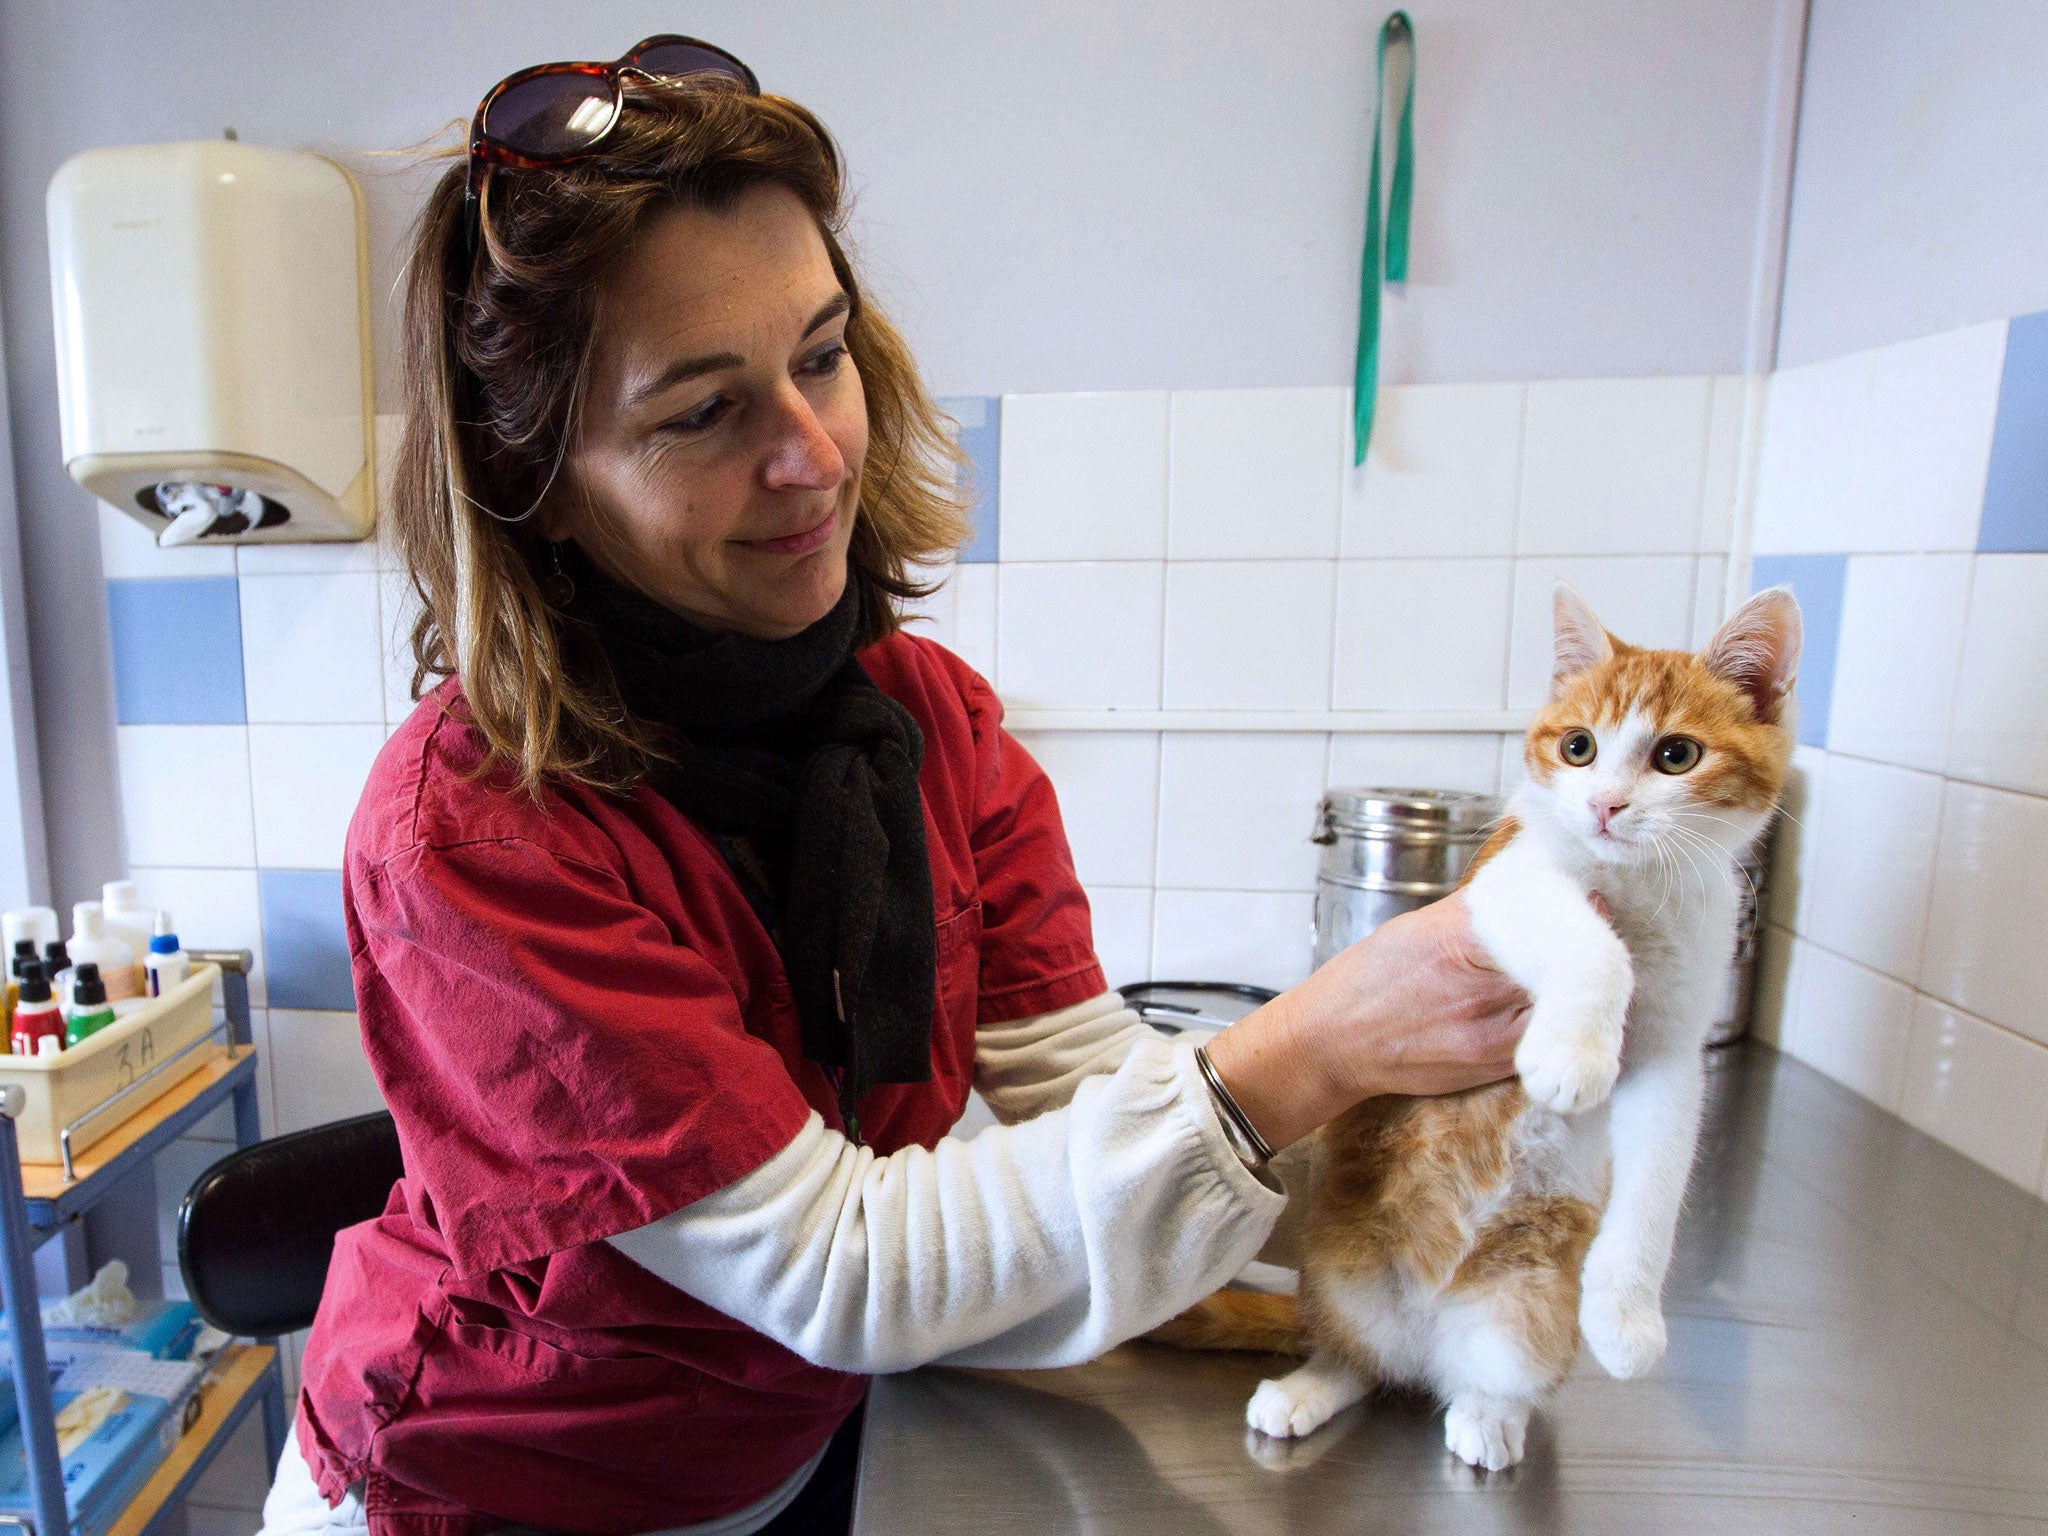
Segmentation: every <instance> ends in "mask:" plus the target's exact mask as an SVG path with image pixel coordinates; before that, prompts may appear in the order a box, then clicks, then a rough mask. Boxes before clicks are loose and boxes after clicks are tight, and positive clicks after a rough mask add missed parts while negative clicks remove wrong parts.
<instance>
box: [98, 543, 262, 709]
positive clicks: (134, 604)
mask: <svg viewBox="0 0 2048 1536" xmlns="http://www.w3.org/2000/svg"><path fill="white" fill-rule="evenodd" d="M107 624H108V629H109V631H110V633H111V635H112V639H113V648H114V718H115V719H116V720H118V721H119V722H120V723H121V724H122V725H240V724H242V723H243V722H244V721H245V720H247V719H248V709H247V706H246V704H245V702H244V699H243V694H242V601H241V590H240V588H239V586H238V585H237V583H236V581H235V578H234V577H232V576H166V577H147V578H124V579H119V580H114V581H109V582H108V583H107Z"/></svg>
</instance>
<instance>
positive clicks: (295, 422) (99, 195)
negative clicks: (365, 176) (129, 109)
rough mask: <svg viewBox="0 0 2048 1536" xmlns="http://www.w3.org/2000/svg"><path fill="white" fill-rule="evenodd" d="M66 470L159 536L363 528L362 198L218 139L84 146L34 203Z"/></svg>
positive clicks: (305, 533) (229, 536) (327, 175)
mask: <svg viewBox="0 0 2048 1536" xmlns="http://www.w3.org/2000/svg"><path fill="white" fill-rule="evenodd" d="M48 212H49V224H50V278H51V284H52V288H53V290H54V307H55V318H56V334H57V395H58V404H59V409H60V411H61V414H62V419H63V443H64V467H65V468H66V469H68V470H69V471H70V472H71V477H72V478H73V479H74V480H76V481H77V482H78V483H79V484H80V485H82V486H84V487H85V488H86V489H87V490H89V491H91V492H92V493H93V494H94V495H95V496H98V497H99V498H100V499H101V500H103V501H106V502H108V503H109V504H111V505H113V506H115V507H118V508H119V509H120V510H121V511H123V512H125V513H127V514H128V515H129V516H130V517H133V518H135V519H136V520H137V521H138V522H141V523H142V524H144V525H145V526H146V527H148V528H150V529H151V531H152V532H153V533H155V534H156V535H157V540H158V542H159V543H160V544H173V543H186V542H190V541H191V540H193V539H198V540H201V541H203V542H207V543H217V542H218V543H249V542H266V543H268V542H285V541H294V540H313V539H360V538H363V537H364V536H365V535H367V534H368V533H369V532H370V530H371V528H372V526H373V525H374V524H375V521H376V473H375V464H374V457H375V448H374V429H373V424H372V414H371V413H372V410H373V409H374V403H373V399H372V394H371V382H370V304H369V240H368V235H367V232H366V227H365V221H364V217H363V201H362V194H361V192H360V190H359V189H358V188H357V186H356V184H355V180H354V178H353V177H351V176H350V175H349V174H348V172H347V171H345V170H343V169H342V168H341V167H340V166H338V165H336V164H334V162H332V161H331V160H327V159H324V158H322V157H321V156H318V155H311V154H297V153H292V152H288V151H285V150H278V149H265V148H262V147H260V146H258V145H254V144H242V143H238V142H234V141H232V140H226V139H223V140H219V141H216V142H207V143H196V144H149V145H139V146H134V147H129V148H119V149H95V150H89V151H87V152H86V153H84V154H82V155H78V156H75V157H74V158H72V159H70V160H68V161H66V162H65V163H64V164H63V165H62V166H61V167H60V168H59V169H58V171H57V174H56V176H55V177H53V178H52V179H51V182H50V191H49V199H48Z"/></svg>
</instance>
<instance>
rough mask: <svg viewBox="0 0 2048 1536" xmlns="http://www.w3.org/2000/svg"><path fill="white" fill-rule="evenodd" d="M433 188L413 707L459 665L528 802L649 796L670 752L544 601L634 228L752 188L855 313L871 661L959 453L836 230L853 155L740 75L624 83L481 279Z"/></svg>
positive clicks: (473, 705)
mask: <svg viewBox="0 0 2048 1536" xmlns="http://www.w3.org/2000/svg"><path fill="white" fill-rule="evenodd" d="M464 170H465V167H464V166H463V165H462V164H460V163H457V164H454V165H451V166H450V167H449V168H448V169H447V170H446V171H445V172H444V173H443V174H442V176H441V178H440V180H439V181H438V182H437V183H436V184H435V186H434V188H433V191H432V192H431V193H430V194H429V196H428V199H427V205H426V208H425V210H424V211H423V212H422V213H421V215H420V219H419V223H418V226H417V228H416V231H415V234H414V239H413V246H412V252H411V257H410V262H409V266H408V271H407V276H406V302H405V391H406V423H405V432H404V436H403V438H402V440H401V442H400V445H399V450H398V464H397V470H396V475H395V478H394V485H393V492H392V513H393V517H394V520H395V526H396V531H397V537H398V546H399V549H400V551H401V553H402V554H403V556H404V558H405V562H406V566H407V568H408V569H409V571H410V572H411V576H412V582H413V586H414V588H415V590H416V592H417V594H418V597H419V599H420V603H421V612H420V615H419V618H418V620H417V621H416V622H415V623H414V625H413V632H412V650H413V660H414V669H413V678H412V691H413V694H414V696H415V697H417V696H418V695H419V694H420V692H421V691H422V688H423V685H424V684H425V682H426V680H427V679H428V678H431V677H446V676H448V675H450V674H455V673H459V674H460V675H461V678H462V686H463V692H464V696H465V698H466V699H467V701H468V708H469V713H470V715H471V717H472V718H473V719H474V721H475V723H476V725H477V727H478V729H479V730H481V731H482V733H483V736H484V739H485V741H486V742H487V743H488V746H489V761H491V762H493V763H497V762H505V763H509V764H510V765H511V766H512V767H513V768H515V769H516V771H517V773H518V777H519V782H520V784H521V785H522V787H524V788H525V789H526V790H528V791H529V792H538V790H539V788H540V786H541V784H542V783H543V781H544V780H545V779H547V778H548V777H549V776H554V775H558V776H564V777H568V778H572V779H577V780H580V781H582V782H585V783H589V784H594V785H597V786H600V787H604V788H611V789H625V788H628V787H630V786H631V785H632V784H634V783H636V782H637V781H638V780H639V779H640V778H642V777H643V776H644V775H645V773H646V772H647V770H648V768H649V767H650V766H651V764H652V763H653V762H654V761H655V759H656V758H657V757H658V756H659V753H658V751H657V749H656V748H655V747H654V745H653V743H652V741H651V739H650V738H649V736H648V734H647V733H646V732H645V730H644V728H643V727H642V726H641V725H640V724H639V723H638V722H636V721H634V720H633V719H632V718H631V717H630V716H629V715H628V714H627V712H626V710H625V708H624V706H623V705H622V704H621V702H620V700H619V697H618V691H617V688H616V686H615V685H614V684H613V682H612V680H611V677H610V674H609V671H608V670H607V669H606V668H604V667H603V665H602V664H601V660H599V659H597V658H595V657H594V656H593V654H592V652H593V648H591V647H589V646H587V645H580V646H579V645H576V644H574V643H572V639H571V637H570V636H569V635H568V634H566V633H565V621H564V619H563V617H562V615H561V614H560V613H559V612H558V611H557V610H556V608H554V607H553V606H552V605H551V604H550V602H549V601H548V598H547V595H546V594H547V590H548V586H547V582H546V579H545V578H546V577H547V575H548V574H549V573H550V572H551V570H552V560H551V557H550V555H549V552H548V548H547V542H546V540H545V538H544V537H543V535H542V533H541V530H540V527H539V526H538V525H539V516H538V509H539V506H540V503H541V501H542V499H543V497H544V496H545V495H546V494H547V492H548V489H549V487H550V485H551V483H552V481H553V479H554V477H555V475H556V474H557V473H558V472H559V471H560V469H561V467H562V463H563V460H564V457H565V455H566V453H567V451H568V448H569V445H570V442H571V439H572V437H573V434H574V431H575V424H576V414H577V409H578V405H579V403H580V399H581V392H582V388H583V384H584V380H585V377H586V375H587V372H588V368H589V361H590V352H591V344H592V336H593V332H594V330H595V325H596V316H597V304H598V294H599V292H600V289H601V287H602V285H603V283H604V280H605V277H606V276H607V274H608V272H609V271H610V269H611V268H612V266H613V265H614V264H615V263H616V262H618V261H619V259H620V258H621V256H622V254H623V253H624V252H626V251H627V250H630V249H631V247H632V245H633V242H634V241H635V239H636V238H637V237H638V235H639V234H640V233H641V232H642V231H643V230H644V229H645V228H646V227H647V225H648V224H649V222H650V221H652V220H653V219H654V218H656V217H658V216H659V215H660V214H661V213H663V212H665V211H667V210H669V209H671V208H675V207H678V206H686V207H704V208H711V209H721V208H726V207H730V206H731V204H732V203H733V202H734V201H735V200H736V199H737V198H738V197H739V196H740V195H741V194H742V193H743V192H746V191H748V190H749V189H751V188H755V187H759V186H763V185H772V186H779V187H784V188H787V189H788V190H789V191H790V192H792V193H794V194H795V195H796V197H797V198H798V199H799V200H800V201H801V202H802V203H803V205H804V207H805V208H806V209H807V210H809V212H810V214H811V217H812V218H813V219H814V220H816V222H817V226H818V232H819V234H820V235H821V236H822V237H823V238H824V242H825V248H826V251H827V252H828V254H829V255H830V258H831V262H832V270H833V272H834V273H835V274H836V275H837V277H838V279H839V282H840V285H841V286H842V287H843V288H844V289H845V290H846V294H847V297H848V298H849V299H851V300H852V310H851V312H850V314H849V317H848V321H847V327H846V344H847V350H848V351H849V353H850V354H851V356H852V358H853V362H854V366H855V367H856V368H857V369H858V371H859V374H860V378H861V383H862V386H863V389H864V391H865V393H866V398H867V412H868V456H867V460H866V463H865V466H864V468H863V471H862V475H861V486H860V502H859V508H858V512H857V514H856V519H855V524H854V532H853V542H852V547H851V549H850V551H849V556H848V562H849V572H848V579H849V580H851V581H854V582H856V583H858V584H859V585H860V587H861V588H862V598H863V602H862V613H863V626H864V628H863V632H862V634H861V636H860V639H859V643H860V644H862V645H866V644H869V643H872V642H873V641H875V640H879V639H881V638H882V637H883V636H885V635H888V634H891V633H893V632H894V631H895V630H896V628H897V627H898V626H899V624H900V623H901V616H900V613H899V611H898V606H897V604H898V602H899V601H900V600H901V599H904V598H909V597H916V596H920V595H922V594H923V593H924V592H925V591H926V590H927V588H926V587H924V586H921V585H920V584H919V583H918V582H917V581H916V579H915V578H914V575H913V567H915V566H917V565H920V564H928V563H932V562H935V561H938V560H941V559H943V558H944V557H945V556H946V555H947V554H948V553H949V552H950V551H951V550H953V549H955V548H957V547H958V545H959V544H960V543H961V542H962V540H963V539H964V537H965V534H966V525H965V521H964V519H963V516H962V509H961V506H960V503H959V501H958V499H957V496H956V492H955V490H954V485H955V480H956V474H957V468H958V465H959V463H960V457H959V450H958V449H957V448H956V447H955V446H954V444H953V441H952V438H951V436H950V434H949V433H948V431H947V430H946V426H945V421H944V418H943V417H942V416H941V415H940V413H939V411H938V409H937V407H936V406H935V405H934V404H933V403H932V400H931V398H930V396H929V395H928V394H927V393H926V391H925V388H924V385H923V383H922V382H921V380H920V379H919V377H918V373H917V368H916V365H915V363H913V361H912V360H911V356H910V352H909V349H908V348H907V347H906V346H905V345H904V342H903V339H902V337H901V336H899V335H898V334H897V332H896V330H895V328H894V327H892V326H891V325H890V324H889V323H888V321H887V320H885V319H884V318H883V317H882V316H881V314H880V313H878V312H877V311H876V309H875V308H874V306H873V305H872V304H870V303H868V302H867V301H866V300H865V299H864V298H863V296H862V294H861V289H860V284H859V282H858V280H857V279H856V278H855V275H854V271H853V267H852V264H851V262H850V261H849V260H848V258H847V255H846V250H845V247H844V245H843V243H842V241H841V238H840V231H841V229H842V227H843V224H844V221H845V217H846V206H845V203H844V200H843V188H842V180H841V170H840V160H839V153H838V150H837V149H836V147H835V146H834V145H833V142H832V139H831V136H830V135H829V134H828V133H827V132H826V131H825V128H824V126H823V125H822V124H821V123H820V122H819V121H818V120H817V119H816V118H815V117H813V116H812V115H811V114H810V113H809V112H808V111H806V110H805V109H804V108H802V107H800V106H798V105H797V104H796V103H794V102H792V101H787V100H784V99H783V98H781V97H779V96H755V95H750V94H747V93H746V92H744V91H742V90H740V89H738V88H737V87H735V86H733V85H731V84H730V83H728V82H723V81H709V82H706V81H690V82H687V83H685V82H654V81H641V80H637V79H633V78H631V77H629V78H628V80H627V81H626V101H625V109H624V111H623V113H622V114H621V116H620V120H619V123H618V126H617V127H616V128H614V129H613V130H612V132H611V134H610V135H609V136H608V137H607V138H606V139H605V141H604V142H603V144H602V145H601V146H600V148H599V150H598V152H597V153H595V154H593V155H591V156H590V157H589V158H587V159H582V160H577V161H574V162H571V163H568V164H564V165H562V166H558V167H553V168H549V169H544V170H539V171H519V170H512V171H507V170H502V169H500V170H493V171H492V172H491V173H490V181H489V183H488V185H487V187H486V189H485V200H484V201H485V207H486V210H487V212H486V215H485V217H484V219H483V224H484V239H483V241H482V242H481V247H482V248H481V250H480V251H479V254H478V256H477V259H476V265H475V270H474V272H473V273H472V272H470V271H467V270H466V269H465V267H464V264H463V261H462V250H463V176H464Z"/></svg>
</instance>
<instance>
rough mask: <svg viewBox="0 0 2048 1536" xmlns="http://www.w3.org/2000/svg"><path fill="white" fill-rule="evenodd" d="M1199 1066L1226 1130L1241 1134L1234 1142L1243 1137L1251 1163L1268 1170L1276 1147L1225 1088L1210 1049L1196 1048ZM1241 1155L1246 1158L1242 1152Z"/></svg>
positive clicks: (1197, 1064)
mask: <svg viewBox="0 0 2048 1536" xmlns="http://www.w3.org/2000/svg"><path fill="white" fill-rule="evenodd" d="M1195 1065H1196V1066H1198V1067H1200V1068H1201V1069H1202V1080H1203V1081H1204V1082H1206V1083H1207V1084H1208V1085H1209V1092H1210V1093H1212V1094H1214V1095H1215V1098H1216V1105H1217V1107H1218V1108H1219V1109H1221V1110H1222V1111H1223V1122H1224V1124H1223V1128H1224V1130H1225V1131H1226V1132H1229V1131H1235V1132H1236V1133H1237V1135H1236V1136H1233V1137H1231V1138H1230V1139H1231V1140H1232V1141H1233V1142H1235V1141H1237V1140H1239V1139H1240V1138H1242V1140H1243V1142H1244V1144H1245V1145H1246V1146H1248V1147H1250V1148H1251V1158H1250V1159H1247V1161H1252V1163H1253V1166H1254V1167H1257V1168H1263V1167H1265V1165H1266V1164H1268V1163H1270V1162H1271V1161H1272V1160H1273V1148H1272V1146H1271V1145H1270V1144H1269V1143H1268V1142H1267V1140H1266V1138H1265V1137H1263V1136H1261V1135H1260V1134H1259V1128H1258V1127H1257V1126H1255V1125H1253V1124H1252V1122H1251V1117H1250V1116H1248V1115H1247V1114H1245V1112H1244V1111H1243V1110H1242V1109H1240V1108H1238V1104H1237V1100H1235V1099H1233V1098H1232V1097H1231V1096H1230V1090H1229V1089H1228V1088H1226V1087H1224V1086H1223V1079H1222V1077H1220V1076H1219V1075H1218V1074H1217V1071H1216V1063H1214V1062H1213V1061H1211V1060H1210V1059H1209V1048H1208V1047H1207V1046H1203V1045H1198V1046H1196V1047H1195ZM1239 1155H1240V1156H1242V1155H1243V1153H1242V1150H1240V1152H1239ZM1254 1159H1255V1161H1253V1160H1254Z"/></svg>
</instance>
